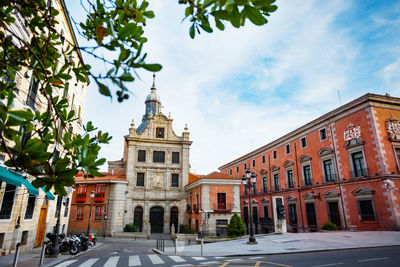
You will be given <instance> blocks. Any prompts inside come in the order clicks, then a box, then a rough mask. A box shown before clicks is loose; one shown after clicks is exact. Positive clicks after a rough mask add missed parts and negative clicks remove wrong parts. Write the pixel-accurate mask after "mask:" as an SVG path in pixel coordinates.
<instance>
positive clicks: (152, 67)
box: [141, 64, 162, 72]
mask: <svg viewBox="0 0 400 267" xmlns="http://www.w3.org/2000/svg"><path fill="white" fill-rule="evenodd" d="M141 67H142V68H144V69H145V70H148V71H152V72H155V71H160V70H161V69H162V66H161V65H160V64H141Z"/></svg>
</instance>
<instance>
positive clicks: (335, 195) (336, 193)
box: [323, 190, 340, 198]
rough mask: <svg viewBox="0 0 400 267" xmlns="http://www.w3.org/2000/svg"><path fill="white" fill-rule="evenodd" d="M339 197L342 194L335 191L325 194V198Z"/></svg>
mask: <svg viewBox="0 0 400 267" xmlns="http://www.w3.org/2000/svg"><path fill="white" fill-rule="evenodd" d="M339 195H340V193H339V192H337V191H335V190H328V191H326V192H325V193H324V194H323V196H324V197H325V198H331V197H338V196H339Z"/></svg>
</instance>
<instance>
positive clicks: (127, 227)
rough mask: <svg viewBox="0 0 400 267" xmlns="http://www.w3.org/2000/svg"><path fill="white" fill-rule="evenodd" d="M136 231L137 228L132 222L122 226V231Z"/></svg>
mask: <svg viewBox="0 0 400 267" xmlns="http://www.w3.org/2000/svg"><path fill="white" fill-rule="evenodd" d="M137 231H138V229H137V227H136V225H134V224H133V223H128V224H127V225H125V227H124V232H137Z"/></svg>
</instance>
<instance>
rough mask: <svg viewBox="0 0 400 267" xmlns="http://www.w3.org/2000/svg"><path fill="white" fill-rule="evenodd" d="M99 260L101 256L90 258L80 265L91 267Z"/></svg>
mask: <svg viewBox="0 0 400 267" xmlns="http://www.w3.org/2000/svg"><path fill="white" fill-rule="evenodd" d="M98 260H99V258H93V259H88V260H87V261H85V262H84V263H82V264H81V265H79V267H91V266H92V265H93V264H94V263H95V262H96V261H98Z"/></svg>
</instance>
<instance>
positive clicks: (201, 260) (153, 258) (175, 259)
mask: <svg viewBox="0 0 400 267" xmlns="http://www.w3.org/2000/svg"><path fill="white" fill-rule="evenodd" d="M217 260H218V261H217ZM224 260H225V261H232V259H225V257H189V256H177V255H172V256H167V255H157V254H149V255H131V256H111V257H104V258H89V259H87V258H82V259H79V260H78V259H74V260H67V261H64V262H62V263H59V264H58V265H55V267H92V266H94V267H97V266H103V267H117V266H118V267H120V266H129V267H131V266H151V265H158V266H175V267H181V266H182V267H183V266H190V265H192V264H210V263H218V262H224ZM233 260H235V259H233ZM236 260H240V259H236Z"/></svg>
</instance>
